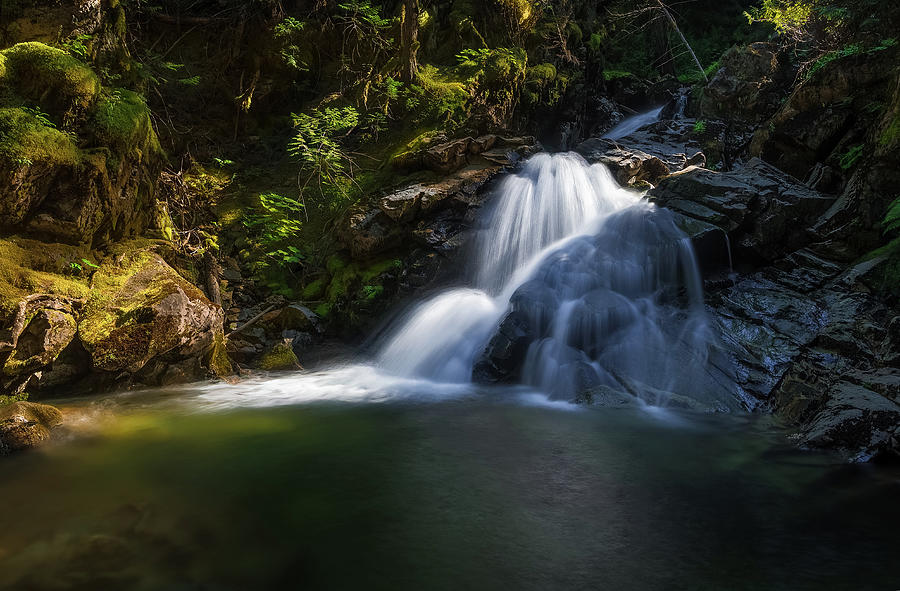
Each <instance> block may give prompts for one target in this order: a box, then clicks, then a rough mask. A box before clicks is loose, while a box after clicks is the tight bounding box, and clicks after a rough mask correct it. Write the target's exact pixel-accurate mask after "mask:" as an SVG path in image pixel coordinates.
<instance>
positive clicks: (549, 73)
mask: <svg viewBox="0 0 900 591" xmlns="http://www.w3.org/2000/svg"><path fill="white" fill-rule="evenodd" d="M525 79H526V80H528V81H529V82H533V83H536V84H538V85H539V86H540V87H542V88H543V87H545V86H547V85H548V84H550V83H551V82H553V81H554V80H555V79H556V66H554V65H553V64H549V63H546V64H538V65H537V66H532V67H530V68H528V69H527V70H526V71H525Z"/></svg>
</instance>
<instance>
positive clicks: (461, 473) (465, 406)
mask: <svg viewBox="0 0 900 591" xmlns="http://www.w3.org/2000/svg"><path fill="white" fill-rule="evenodd" d="M158 396H159V398H160V399H162V398H166V397H168V396H171V394H168V393H161V394H158ZM97 404H98V403H94V405H97ZM100 404H101V406H102V403H100ZM189 409H190V406H189V405H188V406H179V405H178V404H159V403H157V402H154V401H153V400H150V401H142V402H140V403H137V404H132V405H129V406H126V407H123V408H121V409H119V410H117V411H116V418H115V419H114V420H112V421H110V422H109V423H108V425H107V426H106V427H105V428H104V429H102V430H101V431H100V432H99V433H95V434H93V435H91V436H81V437H77V438H75V439H73V440H71V441H67V442H63V443H59V444H55V445H52V446H50V447H48V448H45V449H43V450H41V451H39V452H36V453H30V454H24V455H20V456H17V457H13V458H9V459H6V460H3V462H2V464H0V469H2V477H0V478H2V480H0V566H2V568H0V588H3V589H17V590H18V589H22V590H31V589H35V590H37V589H41V590H42V589H85V590H88V589H90V590H92V591H93V590H105V589H116V590H130V589H140V590H145V589H146V590H155V589H172V590H181V589H184V590H194V589H196V590H245V589H454V590H456V589H595V590H596V589H601V590H603V589H710V590H713V589H715V590H723V589H767V590H768V589H785V590H788V589H790V590H796V589H817V590H821V589H896V588H898V587H900V564H898V562H900V561H898V558H900V541H898V535H897V534H898V531H900V530H898V526H900V503H898V502H897V499H898V498H900V497H898V493H900V473H898V471H897V470H896V469H893V468H885V467H872V466H855V467H854V466H843V465H840V464H839V463H837V460H836V459H835V458H833V457H830V456H824V455H817V454H812V453H802V452H797V451H794V450H793V449H792V448H791V447H790V446H789V445H787V443H786V440H785V433H784V432H783V431H781V430H779V429H778V428H776V426H774V425H773V424H771V423H770V422H769V421H768V420H765V419H760V418H752V417H733V416H685V415H682V416H668V417H666V418H660V417H654V416H651V415H648V414H646V413H643V412H641V411H636V410H633V409H620V410H616V409H582V410H578V411H571V410H569V411H566V410H557V409H551V408H543V407H533V406H527V405H522V404H518V403H514V402H512V401H509V400H504V399H502V397H501V398H500V399H498V398H495V397H493V396H478V395H476V396H470V397H465V398H462V399H457V400H451V401H444V402H428V403H415V402H409V401H406V402H393V403H385V404H371V403H370V404H350V403H342V404H322V403H318V404H307V405H301V406H281V407H277V408H263V409H238V410H230V411H219V412H190V410H189Z"/></svg>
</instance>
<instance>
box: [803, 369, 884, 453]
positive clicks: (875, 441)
mask: <svg viewBox="0 0 900 591" xmlns="http://www.w3.org/2000/svg"><path fill="white" fill-rule="evenodd" d="M799 436H800V437H799V439H800V443H801V444H802V445H805V446H809V447H816V448H825V449H832V450H838V451H841V452H843V453H845V454H846V455H847V456H848V457H849V458H850V459H851V460H852V461H868V460H870V459H872V458H873V457H876V456H878V455H892V456H895V457H896V456H900V405H898V404H897V403H896V402H893V401H891V400H888V399H887V398H885V397H883V396H881V395H879V394H877V393H875V392H873V391H872V390H869V389H868V388H865V387H863V386H861V385H857V384H852V383H849V382H843V381H842V382H838V383H837V384H836V385H835V386H833V387H832V388H831V389H830V391H829V393H828V395H827V400H826V402H825V406H824V408H823V409H822V410H821V411H820V412H819V413H817V414H816V415H815V417H814V419H813V420H812V421H811V422H810V423H809V424H808V425H807V426H805V427H804V428H803V430H802V431H801V432H800V434H799Z"/></svg>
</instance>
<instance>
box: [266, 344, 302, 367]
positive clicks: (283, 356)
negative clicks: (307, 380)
mask: <svg viewBox="0 0 900 591" xmlns="http://www.w3.org/2000/svg"><path fill="white" fill-rule="evenodd" d="M259 368H260V369H264V370H266V371H280V370H282V371H283V370H289V369H301V366H300V361H299V360H298V359H297V354H296V353H294V348H293V346H292V345H291V340H290V339H286V340H285V341H284V342H283V343H276V344H275V346H273V347H272V348H271V349H269V350H268V351H267V352H266V353H264V354H263V356H262V358H261V359H260V360H259Z"/></svg>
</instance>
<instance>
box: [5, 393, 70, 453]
mask: <svg viewBox="0 0 900 591" xmlns="http://www.w3.org/2000/svg"><path fill="white" fill-rule="evenodd" d="M61 423H62V413H61V412H60V411H59V409H57V408H54V407H52V406H48V405H46V404H34V403H31V402H15V403H13V404H9V405H6V406H0V456H2V455H6V454H9V453H11V452H16V451H23V450H26V449H31V448H33V447H37V446H38V445H40V444H42V443H44V442H45V441H47V440H49V439H50V431H51V430H52V429H53V428H55V427H57V426H59V425H60V424H61Z"/></svg>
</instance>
